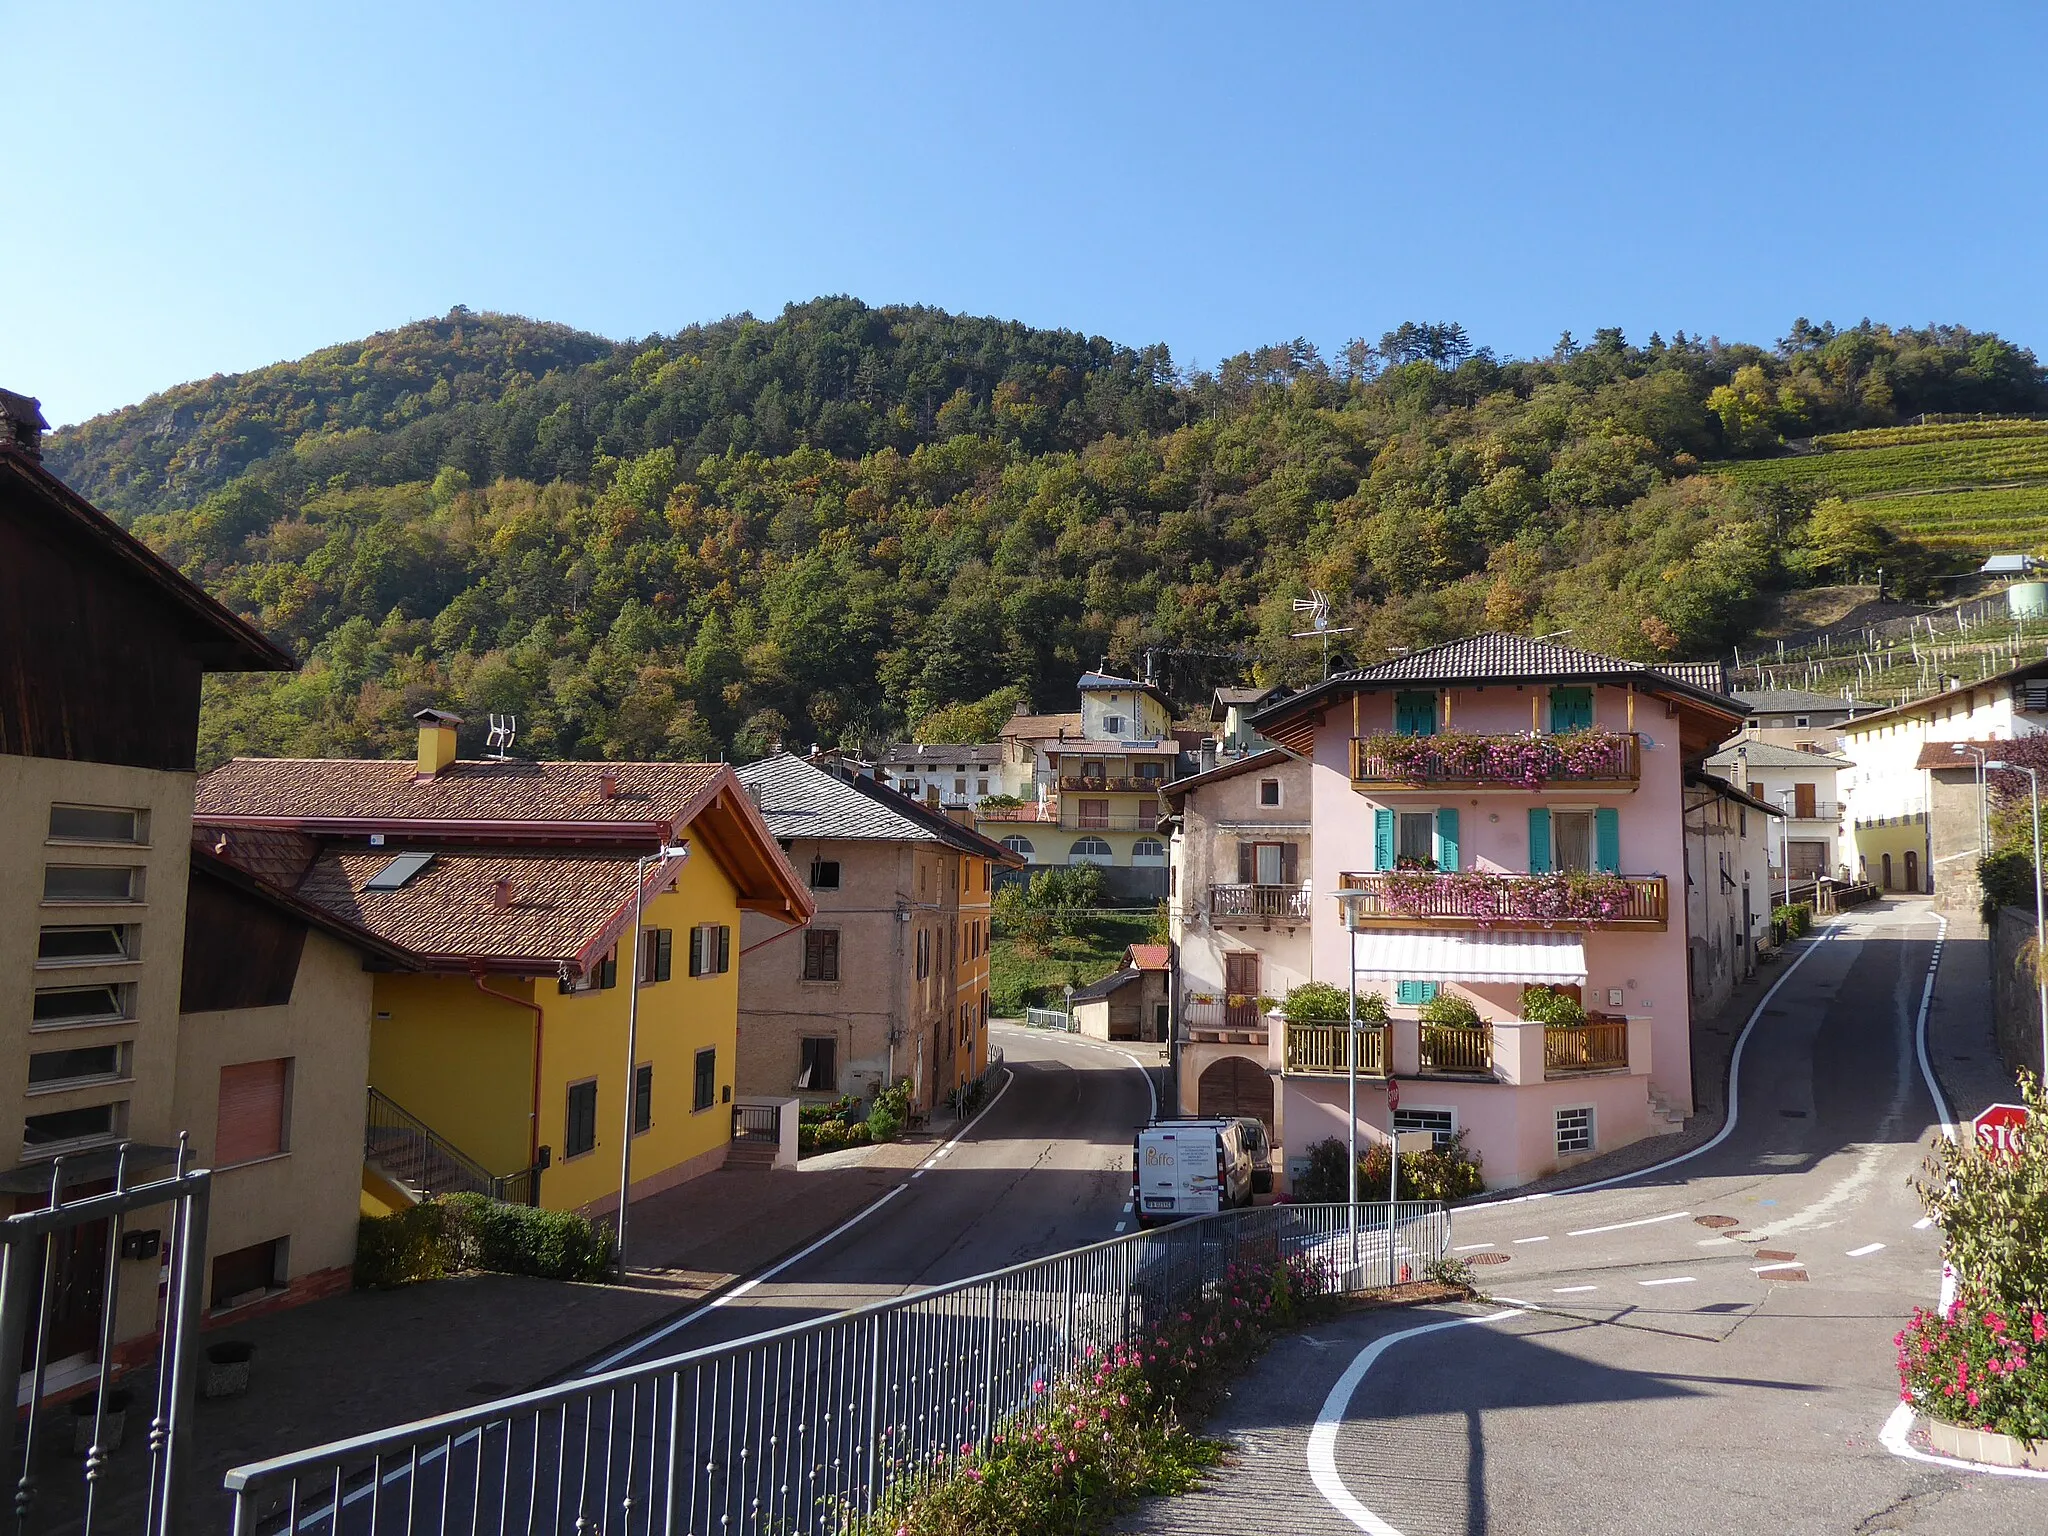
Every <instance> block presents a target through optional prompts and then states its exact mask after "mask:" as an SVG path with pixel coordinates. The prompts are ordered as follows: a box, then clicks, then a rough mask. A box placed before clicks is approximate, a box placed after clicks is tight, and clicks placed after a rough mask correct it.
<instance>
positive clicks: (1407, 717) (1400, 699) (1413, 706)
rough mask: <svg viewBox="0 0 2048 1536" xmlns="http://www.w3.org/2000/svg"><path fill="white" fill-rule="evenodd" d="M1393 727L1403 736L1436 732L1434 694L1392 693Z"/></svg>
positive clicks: (1432, 734)
mask: <svg viewBox="0 0 2048 1536" xmlns="http://www.w3.org/2000/svg"><path fill="white" fill-rule="evenodd" d="M1394 729H1395V730H1396V731H1399V732H1400V733H1401V734H1402V735H1403V736H1434V735H1435V734H1436V695H1435V694H1433V693H1397V694H1395V695H1394Z"/></svg>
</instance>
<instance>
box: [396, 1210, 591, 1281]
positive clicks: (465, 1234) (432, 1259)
mask: <svg viewBox="0 0 2048 1536" xmlns="http://www.w3.org/2000/svg"><path fill="white" fill-rule="evenodd" d="M611 1268H612V1234H611V1232H610V1230H609V1229H608V1228H605V1227H600V1226H598V1225H596V1224H595V1223H593V1222H591V1221H590V1220H589V1219H588V1218H586V1217H583V1216H579V1215H577V1214H576V1213H575V1212H574V1211H544V1210H540V1209H538V1208H536V1207H533V1206H526V1205H507V1204H506V1203H505V1202H504V1201H502V1200H492V1199H489V1198H487V1197H486V1196H483V1195H474V1194H456V1195H449V1196H446V1197H445V1198H441V1199H430V1200H423V1201H421V1202H420V1203H419V1204H418V1205H416V1206H413V1207H412V1208H411V1209H410V1210H404V1211H400V1212H398V1213H397V1214H396V1215H394V1216H365V1217H364V1218H363V1219H362V1222H361V1224H360V1225H359V1227H358V1228H357V1234H356V1266H355V1283H356V1288H357V1289H358V1290H372V1291H383V1290H391V1289H394V1288H396V1287H398V1286H401V1285H410V1284H412V1283H413V1282H414V1281H416V1280H439V1279H442V1278H443V1277H445V1276H447V1275H452V1274H455V1273H457V1272H458V1271H460V1270H465V1269H482V1270H490V1271H492V1272H494V1273H497V1274H504V1275H533V1276H535V1277H537V1278H539V1279H542V1280H602V1279H603V1278H604V1277H605V1276H606V1275H608V1274H609V1273H610V1272H611Z"/></svg>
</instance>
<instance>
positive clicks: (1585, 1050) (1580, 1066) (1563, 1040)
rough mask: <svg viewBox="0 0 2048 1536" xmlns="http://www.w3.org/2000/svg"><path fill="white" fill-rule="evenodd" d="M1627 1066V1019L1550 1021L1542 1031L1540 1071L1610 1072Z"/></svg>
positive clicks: (1546, 1073)
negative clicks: (1563, 1022)
mask: <svg viewBox="0 0 2048 1536" xmlns="http://www.w3.org/2000/svg"><path fill="white" fill-rule="evenodd" d="M1627 1065H1628V1020H1627V1019H1596V1020H1589V1021H1588V1022H1586V1023H1584V1024H1564V1025H1558V1024H1552V1025H1547V1026H1545V1028H1544V1031H1543V1071H1544V1075H1545V1076H1548V1075H1549V1074H1550V1073H1553V1072H1611V1071H1614V1070H1615V1069H1616V1068H1620V1067H1626V1066H1627Z"/></svg>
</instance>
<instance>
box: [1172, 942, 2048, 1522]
mask: <svg viewBox="0 0 2048 1536" xmlns="http://www.w3.org/2000/svg"><path fill="white" fill-rule="evenodd" d="M1936 932H1937V928H1936V923H1935V920H1934V919H1933V917H1932V916H1931V915H1930V914H1929V913H1928V912H1927V911H1926V909H1925V907H1924V905H1921V904H1917V903H1916V904H1887V905H1886V906H1884V907H1882V908H1878V909H1873V910H1869V911H1867V912H1864V913H1858V914H1851V915H1850V916H1849V917H1848V918H1847V919H1845V921H1844V922H1843V923H1842V924H1841V926H1840V928H1839V929H1838V930H1837V933H1836V936H1835V937H1833V938H1830V939H1828V940H1827V941H1825V942H1822V943H1819V944H1817V945H1816V946H1814V947H1813V949H1812V951H1811V952H1810V953H1809V954H1807V955H1806V957H1805V958H1804V960H1803V961H1802V962H1801V963H1800V965H1799V968H1798V970H1797V971H1796V972H1795V973H1793V974H1792V975H1791V976H1790V977H1789V979H1788V980H1787V981H1786V982H1785V984H1784V985H1783V986H1782V987H1780V988H1779V990H1778V991H1777V993H1776V995H1775V996H1774V997H1772V998H1770V999H1769V1000H1768V1004H1767V1006H1766V1007H1765V1009H1764V1010H1763V1013H1762V1015H1761V1017H1760V1018H1759V1019H1758V1021H1757V1025H1756V1028H1755V1029H1754V1030H1753V1031H1752V1032H1751V1034H1750V1036H1749V1038H1748V1042H1747V1045H1746V1047H1745V1049H1744V1053H1743V1059H1742V1062H1741V1069H1740V1075H1739V1078H1738V1109H1737V1115H1736V1119H1735V1121H1734V1124H1733V1127H1732V1129H1731V1131H1730V1133H1729V1134H1728V1136H1727V1138H1726V1139H1725V1140H1724V1141H1722V1142H1721V1143H1720V1144H1719V1145H1718V1146H1716V1147H1713V1148H1711V1149H1710V1150H1706V1151H1703V1152H1702V1153H1700V1154H1699V1155H1697V1156H1695V1157H1693V1158H1691V1159H1690V1160H1688V1161H1686V1162H1684V1163H1682V1164H1680V1165H1678V1166H1676V1167H1673V1168H1670V1169H1668V1170H1665V1171H1663V1172H1656V1171H1652V1172H1650V1173H1649V1174H1647V1175H1638V1176H1634V1177H1632V1178H1629V1179H1628V1180H1626V1181H1625V1182H1622V1183H1619V1184H1617V1185H1615V1186H1613V1187H1610V1188H1605V1189H1596V1190H1589V1191H1585V1192H1576V1193H1566V1194H1558V1195H1553V1196H1549V1197H1543V1198H1536V1199H1530V1200H1525V1201H1518V1202H1513V1203H1502V1204H1496V1205H1492V1206H1486V1207H1480V1208H1476V1209H1470V1210H1461V1211H1460V1212H1458V1213H1457V1216H1456V1219H1455V1221H1454V1226H1453V1238H1452V1242H1453V1244H1454V1246H1455V1247H1456V1248H1457V1249H1459V1250H1460V1251H1461V1256H1462V1257H1464V1258H1466V1259H1468V1260H1474V1261H1477V1262H1478V1264H1479V1268H1478V1270H1477V1276H1478V1279H1479V1283H1480V1284H1481V1286H1482V1287H1483V1288H1484V1289H1485V1290H1486V1291H1487V1292H1488V1293H1490V1294H1491V1295H1492V1296H1493V1297H1494V1298H1495V1304H1494V1305H1490V1306H1480V1307H1469V1308H1446V1309H1431V1310H1428V1311H1424V1312H1419V1313H1418V1312H1403V1313H1379V1314H1364V1315H1354V1316H1353V1317H1352V1318H1351V1319H1349V1320H1347V1321H1346V1322H1344V1323H1341V1324H1333V1325H1328V1326H1325V1327H1323V1328H1320V1329H1317V1330H1315V1331H1314V1332H1313V1333H1312V1334H1311V1335H1308V1336H1306V1337H1303V1338H1298V1339H1294V1340H1289V1341H1287V1342H1284V1343H1283V1344H1281V1345H1279V1346H1278V1347H1277V1348H1276V1350H1275V1352H1274V1355H1273V1356H1272V1357H1271V1358H1270V1359H1269V1361H1268V1362H1267V1363H1266V1364H1265V1365H1264V1366H1262V1367H1261V1369H1260V1371H1259V1372H1258V1373H1256V1374H1255V1375H1254V1377H1253V1378H1251V1379H1250V1380H1248V1381H1247V1382H1246V1383H1244V1384H1243V1385H1242V1386H1241V1387H1240V1388H1239V1390H1238V1391H1237V1393H1236V1394H1235V1396H1234V1399H1233V1402H1232V1405H1231V1408H1230V1410H1229V1411H1228V1413H1227V1415H1226V1417H1225V1420H1224V1422H1223V1424H1222V1425H1221V1426H1219V1427H1220V1428H1221V1429H1222V1430H1224V1431H1225V1432H1228V1433H1231V1434H1233V1435H1235V1436H1236V1437H1237V1438H1238V1439H1239V1441H1240V1443H1241V1445H1242V1446H1243V1448H1244V1451H1245V1455H1244V1458H1243V1463H1242V1466H1241V1467H1240V1468H1239V1469H1238V1470H1237V1471H1235V1472H1234V1473H1232V1474H1231V1475H1229V1476H1226V1477H1225V1478H1223V1479H1221V1480H1219V1481H1218V1483H1217V1484H1216V1485H1215V1486H1214V1488H1213V1489H1212V1490H1211V1491H1209V1492H1208V1493H1206V1494H1203V1495H1199V1496H1197V1497H1195V1498H1193V1499H1184V1500H1175V1501H1168V1502H1165V1503H1162V1504H1160V1505H1158V1506H1156V1507H1155V1508H1154V1509H1152V1510H1150V1511H1147V1512H1146V1513H1145V1515H1144V1516H1142V1517H1141V1518H1140V1519H1139V1520H1137V1521H1136V1522H1134V1524H1133V1526H1132V1528H1133V1529H1142V1530H1158V1531H1168V1530H1171V1531H1209V1530H1217V1531H1221V1530H1233V1531H1235V1530H1251V1529H1263V1530H1281V1529H1285V1530H1289V1531H1299V1532H1343V1531H1352V1530H1360V1529H1362V1530H1366V1531H1369V1532H1372V1533H1374V1536H1390V1533H1391V1536H1423V1533H1439V1532H1461V1533H1494V1536H1525V1533H1527V1536H1537V1533H1543V1536H1548V1533H1553V1532H1554V1533H1559V1536H1566V1533H1569V1536H1586V1533H1600V1532H1613V1533H1617V1536H1619V1533H1629V1536H1637V1533H1662V1532H1670V1533H1674V1536H1676V1533H1690V1532H1698V1531H1703V1530H1709V1529H1712V1530H1717V1531H1729V1532H1743V1533H1747V1532H1758V1533H1762V1532H1772V1533H1776V1532H1809V1531H1810V1532H1858V1533H1861V1532H1876V1531H1901V1532H1929V1533H1933V1532H1944V1533H1945V1532H1979V1531H1993V1530H1995V1531H2020V1530H2029V1531H2032V1530H2048V1483H2043V1482H2030V1481H2021V1480H2016V1479H2008V1478H1997V1477H1990V1476H1982V1475H1976V1474H1970V1473H1964V1472H1958V1471H1954V1470H1950V1469H1947V1468H1941V1467H1936V1466H1930V1465H1928V1464H1926V1463H1922V1462H1916V1461H1912V1460H1907V1459H1902V1458H1900V1457H1897V1456H1895V1455H1893V1454H1892V1453H1891V1452H1889V1451H1888V1450H1887V1449H1886V1448H1885V1447H1884V1446H1883V1445H1881V1444H1880V1443H1879V1438H1878V1436H1879V1430H1880V1427H1881V1426H1882V1425H1883V1424H1884V1423H1885V1421H1886V1418H1887V1416H1888V1415H1889V1414H1890V1412H1891V1410H1892V1408H1893V1406H1894V1405H1895V1403H1896V1401H1897V1380H1896V1376H1895V1374H1894V1372H1893V1366H1892V1347H1891V1336H1892V1334H1893V1333H1894V1332H1895V1331H1896V1330H1897V1329H1898V1327H1899V1326H1900V1324H1901V1323H1902V1321H1903V1320H1904V1319H1905V1318H1906V1317H1907V1316H1908V1315H1909V1314H1910V1313H1911V1311H1912V1309H1913V1307H1914V1306H1915V1305H1932V1304H1933V1302H1934V1300H1935V1297H1936V1294H1937V1292H1938V1289H1939V1286H1940V1262H1941V1261H1940V1244H1939V1233H1938V1232H1936V1231H1934V1230H1932V1229H1930V1228H1928V1227H1926V1226H1924V1225H1922V1224H1921V1219H1922V1218H1921V1210H1920V1207H1919V1204H1918V1202H1917V1200H1916V1199H1915V1197H1914V1195H1913V1193H1912V1191H1911V1190H1910V1189H1909V1188H1908V1185H1907V1180H1908V1178H1909V1177H1910V1176H1911V1175H1912V1174H1914V1173H1915V1172H1916V1171H1917V1170H1918V1168H1919V1165H1920V1162H1921V1159H1922V1157H1923V1156H1924V1155H1925V1150H1926V1148H1927V1147H1928V1146H1929V1145H1930V1144H1931V1141H1932V1139H1933V1137H1934V1136H1936V1135H1937V1134H1939V1132H1938V1130H1937V1121H1938V1117H1937V1115H1936V1113H1935V1107H1934V1101H1933V1098H1932V1096H1931V1095H1930V1093H1929V1091H1928V1088H1927V1086H1926V1083H1925V1081H1924V1078H1923V1076H1922V1073H1921V1070H1920V1064H1919V1038H1918V1028H1917V1024H1918V1019H1919V1014H1920V1005H1921V998H1922V991H1923V986H1924V985H1925V982H1926V979H1927V975H1928V967H1929V963H1930V959H1931V957H1932V955H1933V952H1934V943H1935V938H1936ZM1434 1324H1446V1325H1449V1326H1443V1327H1439V1328H1436V1329H1435V1330H1434V1331H1427V1332H1425V1331H1422V1330H1424V1329H1427V1328H1429V1327H1430V1325H1434ZM1411 1330H1414V1331H1413V1332H1411ZM1394 1335H1401V1337H1399V1338H1398V1339H1396V1338H1394V1337H1393V1336H1394ZM1383 1340H1385V1341H1387V1342H1385V1343H1384V1345H1383V1347H1382V1348H1381V1349H1380V1351H1379V1352H1378V1353H1377V1354H1373V1353H1371V1349H1372V1346H1374V1345H1375V1344H1377V1343H1380V1341H1383ZM1347 1373H1348V1378H1349V1380H1348V1383H1347V1386H1348V1387H1349V1388H1351V1390H1341V1391H1337V1392H1335V1393H1334V1394H1333V1388H1337V1387H1338V1386H1339V1383H1340V1378H1346V1377H1347ZM1319 1416H1322V1417H1323V1418H1324V1420H1325V1422H1324V1424H1323V1426H1322V1427H1321V1429H1320V1431H1318V1430H1317V1429H1315V1428H1313V1427H1312V1426H1315V1425H1316V1422H1317V1420H1318V1417H1319ZM1247 1521H1251V1522H1252V1523H1249V1524H1247V1523H1246V1522H1247Z"/></svg>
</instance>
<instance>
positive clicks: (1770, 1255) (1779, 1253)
mask: <svg viewBox="0 0 2048 1536" xmlns="http://www.w3.org/2000/svg"><path fill="white" fill-rule="evenodd" d="M1756 1256H1757V1257H1758V1258H1760V1259H1763V1260H1765V1261H1766V1262H1775V1263H1779V1264H1782V1263H1784V1262H1785V1261H1786V1260H1787V1259H1796V1258H1798V1257H1799V1255H1798V1254H1796V1253H1789V1252H1787V1251H1786V1250H1785V1249H1783V1248H1759V1249H1757V1251H1756Z"/></svg>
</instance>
